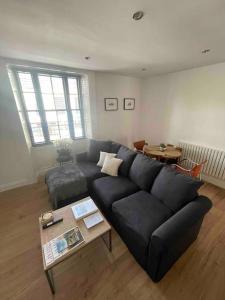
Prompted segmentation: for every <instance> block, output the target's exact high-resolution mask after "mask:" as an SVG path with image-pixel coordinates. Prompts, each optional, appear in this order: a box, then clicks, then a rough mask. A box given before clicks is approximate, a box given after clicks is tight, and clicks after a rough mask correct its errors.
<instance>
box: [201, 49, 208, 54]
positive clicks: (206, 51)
mask: <svg viewBox="0 0 225 300" xmlns="http://www.w3.org/2000/svg"><path fill="white" fill-rule="evenodd" d="M209 52H210V49H204V50H202V54H207V53H209Z"/></svg>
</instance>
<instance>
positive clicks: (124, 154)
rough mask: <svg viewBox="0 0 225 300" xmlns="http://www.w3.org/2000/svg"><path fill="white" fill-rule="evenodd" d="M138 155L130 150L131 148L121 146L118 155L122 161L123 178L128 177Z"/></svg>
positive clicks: (121, 172) (121, 173)
mask: <svg viewBox="0 0 225 300" xmlns="http://www.w3.org/2000/svg"><path fill="white" fill-rule="evenodd" d="M136 155H137V153H136V152H134V151H132V150H130V149H129V148H127V147H125V146H121V147H120V149H119V151H118V153H117V156H116V157H117V158H119V159H122V161H123V162H122V164H121V166H120V168H119V174H120V175H122V176H128V174H129V170H130V167H131V165H132V162H133V160H134V158H135V156H136Z"/></svg>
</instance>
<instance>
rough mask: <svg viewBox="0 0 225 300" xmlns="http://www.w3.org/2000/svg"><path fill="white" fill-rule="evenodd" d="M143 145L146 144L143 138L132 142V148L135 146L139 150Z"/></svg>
mask: <svg viewBox="0 0 225 300" xmlns="http://www.w3.org/2000/svg"><path fill="white" fill-rule="evenodd" d="M145 145H146V142H145V140H141V141H137V142H134V148H136V149H137V150H139V151H142V150H143V148H144V146H145Z"/></svg>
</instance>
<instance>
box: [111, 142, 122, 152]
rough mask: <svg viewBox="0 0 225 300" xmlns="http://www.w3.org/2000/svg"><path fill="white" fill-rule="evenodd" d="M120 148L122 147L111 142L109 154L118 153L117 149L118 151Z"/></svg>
mask: <svg viewBox="0 0 225 300" xmlns="http://www.w3.org/2000/svg"><path fill="white" fill-rule="evenodd" d="M121 146H122V145H121V144H119V143H116V142H112V146H111V152H112V153H118V151H119V149H120V147H121Z"/></svg>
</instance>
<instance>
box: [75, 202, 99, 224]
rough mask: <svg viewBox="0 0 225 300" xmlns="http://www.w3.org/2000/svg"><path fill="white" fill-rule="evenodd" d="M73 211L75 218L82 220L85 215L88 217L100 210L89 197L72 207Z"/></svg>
mask: <svg viewBox="0 0 225 300" xmlns="http://www.w3.org/2000/svg"><path fill="white" fill-rule="evenodd" d="M71 209H72V211H73V215H74V218H75V219H76V220H80V219H82V218H84V217H87V216H88V215H90V214H93V213H94V212H96V211H97V210H98V208H97V206H96V205H95V203H94V201H93V200H92V199H91V198H90V197H88V198H87V200H84V201H81V202H79V203H77V204H75V205H73V206H72V207H71Z"/></svg>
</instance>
